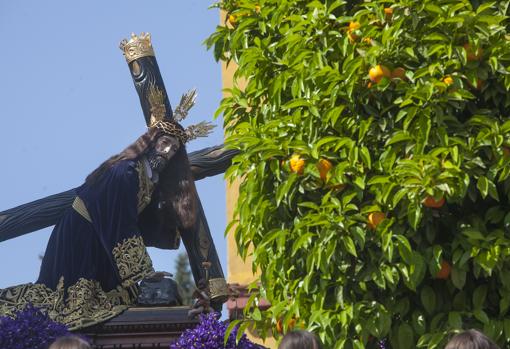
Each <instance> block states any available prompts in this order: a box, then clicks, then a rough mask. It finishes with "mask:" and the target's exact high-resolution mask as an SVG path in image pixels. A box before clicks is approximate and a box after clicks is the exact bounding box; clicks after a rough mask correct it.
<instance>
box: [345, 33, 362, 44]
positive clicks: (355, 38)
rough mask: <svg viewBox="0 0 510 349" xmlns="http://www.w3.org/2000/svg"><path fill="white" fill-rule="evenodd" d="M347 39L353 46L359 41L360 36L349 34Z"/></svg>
mask: <svg viewBox="0 0 510 349" xmlns="http://www.w3.org/2000/svg"><path fill="white" fill-rule="evenodd" d="M347 37H348V38H349V42H350V43H351V44H352V43H353V42H355V41H356V40H358V39H359V36H358V35H356V34H354V33H352V32H347Z"/></svg>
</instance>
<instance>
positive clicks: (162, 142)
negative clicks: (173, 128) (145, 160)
mask: <svg viewBox="0 0 510 349" xmlns="http://www.w3.org/2000/svg"><path fill="white" fill-rule="evenodd" d="M180 146H181V145H180V143H179V140H178V139H177V138H175V137H172V136H167V135H163V136H161V137H159V138H158V140H157V141H156V146H155V147H154V148H155V150H156V154H158V155H160V156H163V157H164V158H165V159H167V160H170V159H171V158H172V156H174V155H175V153H177V150H179V147H180Z"/></svg>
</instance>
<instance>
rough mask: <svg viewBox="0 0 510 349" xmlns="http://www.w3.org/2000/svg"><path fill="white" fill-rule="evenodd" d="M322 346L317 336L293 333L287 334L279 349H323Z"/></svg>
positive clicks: (305, 332)
mask: <svg viewBox="0 0 510 349" xmlns="http://www.w3.org/2000/svg"><path fill="white" fill-rule="evenodd" d="M321 348H322V346H321V344H320V342H319V340H318V339H317V337H315V335H314V334H313V333H311V332H308V331H292V332H289V333H287V334H286V335H285V336H284V337H283V339H282V342H281V343H280V346H278V349H321Z"/></svg>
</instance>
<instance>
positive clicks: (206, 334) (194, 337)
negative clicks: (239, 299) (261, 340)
mask: <svg viewBox="0 0 510 349" xmlns="http://www.w3.org/2000/svg"><path fill="white" fill-rule="evenodd" d="M219 317H220V313H211V314H207V315H203V314H201V315H200V322H199V324H198V325H197V326H196V327H195V328H193V329H188V330H186V331H184V332H183V333H182V335H181V336H180V337H179V339H178V340H177V341H176V342H175V343H172V344H171V345H170V349H184V348H186V349H199V348H200V349H256V348H260V346H258V345H256V344H255V343H253V342H251V341H250V340H249V339H248V338H246V335H245V334H243V336H242V337H241V339H240V340H239V343H238V344H237V345H236V335H237V330H238V328H235V329H234V330H233V331H232V332H231V334H230V337H229V338H228V341H227V344H226V346H224V345H223V342H224V337H225V332H226V330H227V327H228V322H223V321H219Z"/></svg>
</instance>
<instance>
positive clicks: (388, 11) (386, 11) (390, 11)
mask: <svg viewBox="0 0 510 349" xmlns="http://www.w3.org/2000/svg"><path fill="white" fill-rule="evenodd" d="M384 14H385V15H386V17H387V18H391V16H393V9H392V8H391V7H385V8H384Z"/></svg>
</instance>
